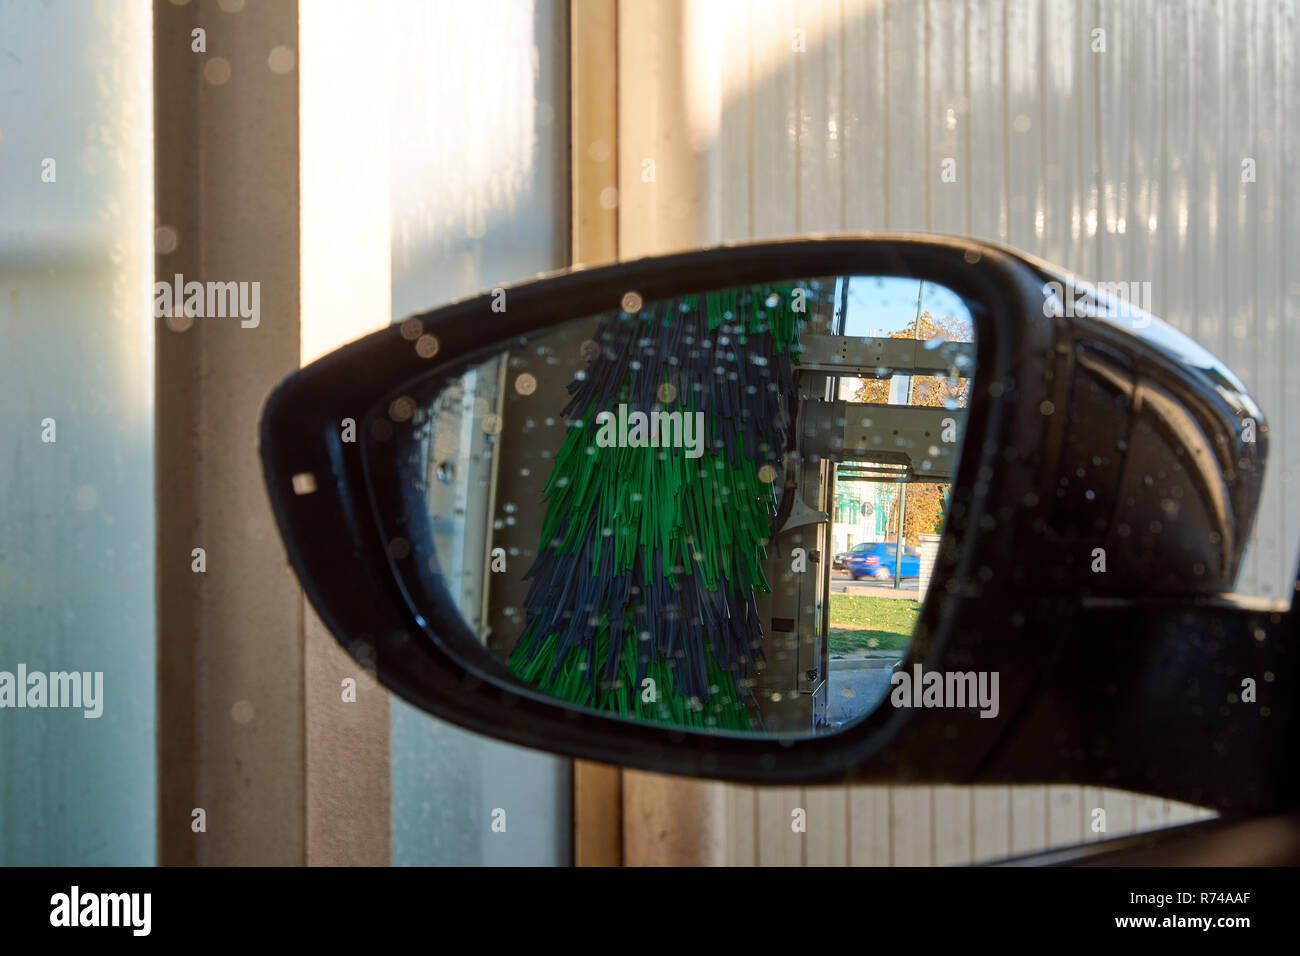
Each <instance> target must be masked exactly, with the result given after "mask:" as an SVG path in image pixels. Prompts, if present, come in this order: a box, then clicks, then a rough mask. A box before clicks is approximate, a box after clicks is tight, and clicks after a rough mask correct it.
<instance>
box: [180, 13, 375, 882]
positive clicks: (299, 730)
mask: <svg viewBox="0 0 1300 956" xmlns="http://www.w3.org/2000/svg"><path fill="white" fill-rule="evenodd" d="M235 6H236V5H232V4H219V3H217V2H216V0H196V2H193V3H188V4H185V5H179V6H178V5H176V4H175V3H173V2H171V0H156V2H155V4H154V61H155V76H156V82H155V85H154V90H155V92H154V98H155V117H154V119H155V154H156V159H155V169H156V182H155V194H156V201H155V208H156V215H157V227H158V228H157V260H156V274H157V277H158V279H159V280H160V281H168V282H171V281H173V277H174V276H175V275H178V274H179V275H181V276H183V282H190V281H194V282H200V283H228V282H234V283H246V284H247V288H248V289H249V290H252V289H256V290H257V293H258V300H257V301H258V305H259V309H258V315H257V316H256V324H254V322H253V320H252V319H243V318H241V316H239V315H235V316H225V317H222V316H214V315H208V314H203V315H199V316H186V315H184V314H183V312H180V311H178V312H177V314H175V315H172V316H170V317H167V318H164V319H160V320H158V329H157V359H156V361H157V399H156V401H157V411H156V420H157V426H156V427H157V436H156V437H157V452H156V485H157V501H158V521H157V568H158V571H157V588H158V590H157V604H158V711H157V722H158V828H159V833H158V848H159V861H160V862H161V863H164V864H197V865H248V864H266V865H298V864H303V863H308V862H310V863H386V862H388V860H389V857H390V851H389V835H388V834H389V812H390V809H389V808H390V802H391V801H390V798H389V778H390V762H389V746H388V697H387V694H386V693H385V692H383V691H382V690H381V689H380V688H378V686H377V685H375V684H374V683H373V682H372V681H369V680H368V679H367V677H366V675H365V674H364V673H358V672H359V670H360V668H358V667H357V665H355V664H354V663H353V662H352V661H351V660H350V659H349V658H347V657H346V655H344V654H343V653H342V652H341V651H340V650H339V649H338V648H337V647H336V646H335V644H334V642H333V640H332V638H330V637H329V635H328V634H326V633H325V631H324V629H323V627H322V626H321V625H320V623H319V622H318V621H317V620H316V619H315V616H314V615H313V614H312V613H311V612H310V609H309V608H307V607H306V605H305V602H304V600H303V596H302V593H301V591H300V589H299V587H298V584H297V581H296V579H295V577H294V575H293V572H292V571H291V570H290V568H289V566H288V563H287V561H286V559H285V554H284V548H283V545H282V544H281V542H280V539H279V535H278V534H277V531H276V528H275V525H274V519H273V517H272V515H271V512H270V508H269V505H268V503H267V498H266V492H265V490H264V487H263V483H262V476H261V468H260V464H259V461H258V457H257V434H258V432H257V428H258V421H259V418H260V413H261V406H262V402H263V400H264V398H265V396H266V395H267V393H268V392H269V391H270V389H271V388H272V387H273V385H274V384H275V383H276V382H277V381H278V380H279V379H280V378H282V377H283V376H284V375H286V374H288V373H290V372H292V371H293V370H294V369H295V368H297V367H298V365H299V362H300V359H301V360H307V359H310V358H312V357H314V356H315V355H318V354H320V353H322V352H324V351H328V350H329V349H330V348H332V347H333V346H334V345H336V344H339V342H341V341H342V340H344V339H347V338H351V337H353V336H355V335H357V334H359V333H360V332H362V331H365V328H366V327H369V326H371V325H382V324H384V323H386V322H387V321H388V319H389V316H388V311H389V310H388V288H389V270H388V263H387V258H386V256H387V239H388V236H387V218H386V213H384V215H383V216H376V215H374V214H373V213H372V210H375V209H378V210H379V211H380V212H383V210H384V207H383V206H382V205H380V206H375V205H374V203H373V202H372V200H373V199H375V197H376V195H383V196H384V197H385V198H386V188H387V185H386V178H382V177H381V178H379V179H378V180H375V179H372V178H371V177H370V174H371V173H373V172H374V170H371V169H369V168H368V166H367V162H368V160H367V158H366V157H372V156H375V155H379V156H383V155H385V154H383V153H377V152H376V150H375V149H369V150H356V151H349V150H347V149H346V148H345V147H346V146H347V145H348V144H351V143H357V142H363V143H364V142H366V140H365V138H364V137H366V136H368V135H370V134H372V133H373V132H374V130H373V129H367V128H363V127H366V126H367V124H373V123H374V122H376V119H375V117H376V113H375V111H374V110H370V109H369V108H368V106H367V105H366V103H365V102H364V101H365V98H366V96H367V95H368V93H367V91H366V90H365V89H364V88H361V87H360V84H361V83H362V82H364V80H361V79H357V78H358V77H364V76H365V75H366V74H365V72H364V71H361V70H355V69H353V70H339V69H338V64H339V63H340V62H347V61H350V57H348V56H347V55H348V47H347V44H346V42H344V41H345V40H346V31H345V32H339V31H338V30H337V24H333V25H332V29H333V33H331V30H330V29H325V30H323V31H322V33H321V34H320V35H319V36H318V37H317V39H321V40H322V42H321V43H318V44H315V45H314V46H311V45H309V46H305V47H304V49H305V50H306V53H305V57H306V58H307V59H309V61H310V65H309V67H308V69H309V70H313V71H314V73H313V76H314V80H313V84H312V85H311V87H310V89H311V90H312V93H313V96H314V97H315V99H314V100H313V99H312V97H311V96H309V97H304V98H302V99H301V100H300V90H299V67H300V65H301V64H300V62H299V60H300V41H299V6H298V4H297V3H296V2H295V0H274V2H266V3H256V4H252V3H250V4H245V5H242V6H238V8H237V9H235ZM322 15H323V14H322ZM196 31H200V32H196ZM334 34H337V36H338V40H337V41H331V40H330V37H331V36H333V35H334ZM322 38H323V39H322ZM330 42H333V43H334V48H333V49H332V51H331V49H330V48H329V44H330ZM369 48H370V49H372V50H373V49H377V48H376V47H375V46H374V45H373V44H371V45H370V47H369ZM358 49H361V50H362V51H363V52H364V50H365V49H366V46H365V45H364V44H363V45H360V46H359V47H358ZM331 52H332V53H333V54H334V56H335V58H336V59H335V62H331V61H330V57H331ZM378 55H380V54H379V53H377V54H376V56H378ZM345 58H346V59H345ZM353 65H354V66H355V64H353ZM331 72H333V73H334V74H337V76H339V77H350V78H353V79H356V83H353V84H351V85H350V86H349V84H347V83H344V82H343V81H341V80H335V81H333V82H332V83H331V81H330V75H331ZM318 81H319V82H318ZM327 83H330V84H331V85H329V86H325V85H322V84H327ZM311 102H314V103H315V110H314V111H312V110H311V109H309V106H310V104H311ZM313 117H315V118H316V119H315V120H314V121H313V119H312V118H313ZM375 141H382V140H372V142H375ZM376 183H377V184H378V185H376ZM376 189H377V190H379V192H378V193H375V190H376ZM343 261H345V262H346V264H347V267H346V268H342V267H340V262H343ZM205 288H206V287H205ZM205 305H206V302H205ZM304 315H308V316H310V321H308V322H304V321H303V316H304ZM196 549H202V563H200V559H199V557H198V556H197V555H196ZM348 677H353V678H356V680H357V687H356V702H355V703H354V702H351V701H348V700H346V699H345V697H344V693H343V689H342V681H343V679H344V678H348Z"/></svg>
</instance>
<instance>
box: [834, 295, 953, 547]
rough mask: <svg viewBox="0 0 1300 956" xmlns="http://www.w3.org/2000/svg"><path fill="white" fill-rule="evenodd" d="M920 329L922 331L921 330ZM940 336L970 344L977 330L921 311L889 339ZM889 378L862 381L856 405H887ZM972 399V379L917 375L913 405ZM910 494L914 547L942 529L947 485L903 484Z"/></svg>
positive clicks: (893, 520) (908, 526) (893, 510)
mask: <svg viewBox="0 0 1300 956" xmlns="http://www.w3.org/2000/svg"><path fill="white" fill-rule="evenodd" d="M918 326H919V330H918ZM936 337H939V338H941V339H942V340H943V341H947V342H971V341H973V340H974V330H973V329H972V328H971V325H970V323H969V322H964V321H961V320H959V319H952V318H938V319H936V318H935V317H934V316H933V315H931V314H930V313H929V312H922V313H921V315H920V317H919V318H918V319H915V320H913V321H912V322H909V323H908V324H907V326H906V327H904V328H902V329H899V330H898V331H897V332H894V333H891V335H890V338H895V339H913V338H915V339H920V340H921V341H926V340H928V339H933V338H936ZM889 382H890V380H889V379H888V378H866V379H861V380H860V382H859V385H858V388H857V389H856V390H855V391H854V393H853V401H855V402H874V403H877V404H882V405H883V404H888V402H889ZM969 400H970V379H967V378H957V377H951V378H950V377H947V376H939V375H914V376H912V384H911V401H910V403H909V404H911V405H925V406H929V407H932V408H965V407H966V406H967V404H968V403H969ZM903 488H904V489H905V490H906V493H907V507H906V508H905V509H904V516H903V541H904V542H905V543H907V544H909V545H912V546H913V547H916V546H917V545H919V543H920V535H923V534H936V533H938V532H939V531H940V530H941V529H942V527H943V524H942V522H943V507H944V503H945V501H946V499H947V493H948V485H947V484H939V483H935V482H911V483H908V484H905V485H903ZM887 528H888V537H889V538H890V540H892V539H893V537H894V534H895V531H896V529H897V528H898V496H897V495H894V496H893V497H892V498H891V499H890V504H889V520H888V524H887Z"/></svg>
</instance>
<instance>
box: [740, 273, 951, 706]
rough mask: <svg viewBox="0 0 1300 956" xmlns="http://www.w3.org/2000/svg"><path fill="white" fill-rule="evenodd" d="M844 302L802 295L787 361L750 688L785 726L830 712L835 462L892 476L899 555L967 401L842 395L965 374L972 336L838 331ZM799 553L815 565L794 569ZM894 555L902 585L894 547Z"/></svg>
mask: <svg viewBox="0 0 1300 956" xmlns="http://www.w3.org/2000/svg"><path fill="white" fill-rule="evenodd" d="M843 278H844V279H846V280H847V278H848V277H843ZM844 284H845V283H841V288H843V287H844ZM828 289H834V284H828ZM918 301H919V300H918ZM846 313H847V308H846V305H845V303H844V301H843V300H842V299H841V300H840V301H839V302H837V300H836V298H835V296H833V295H820V296H813V297H811V298H810V300H809V316H808V320H807V324H806V326H805V327H804V328H803V330H802V332H801V335H800V344H801V346H802V348H801V351H800V352H799V355H798V364H797V365H796V366H795V370H794V371H795V387H796V390H797V395H798V404H797V418H796V428H795V434H796V435H797V436H798V438H797V444H796V450H795V452H794V453H793V454H790V455H788V456H787V459H786V467H785V479H784V487H783V489H782V498H781V506H780V512H779V514H778V516H777V521H776V523H775V526H776V527H777V528H778V529H779V530H778V531H777V540H776V542H775V544H776V546H775V547H774V548H772V549H770V552H769V556H768V562H767V567H766V573H767V579H768V581H769V582H771V584H772V593H771V594H770V595H768V596H766V597H765V598H764V599H763V600H761V601H760V602H759V612H760V614H761V615H762V617H763V619H764V620H765V622H766V625H767V626H766V627H765V628H764V630H765V633H766V635H767V637H766V640H765V642H764V654H765V656H766V661H765V666H764V669H763V670H762V672H761V674H760V675H759V677H758V679H757V681H756V686H755V692H756V693H757V694H758V695H759V697H760V699H761V700H762V702H763V713H764V715H765V717H766V718H768V719H772V718H774V717H776V718H777V719H779V722H780V725H781V726H784V727H793V726H797V724H798V723H800V722H802V721H807V726H809V727H810V729H813V730H817V729H818V728H820V727H822V726H824V725H825V722H826V715H827V704H828V701H827V677H828V673H829V668H830V645H829V635H830V613H829V611H830V608H829V598H830V594H831V563H832V562H831V553H832V551H833V547H832V544H831V534H832V520H831V514H832V513H833V510H834V500H835V482H836V480H837V479H836V472H837V470H838V469H840V468H843V467H844V466H845V465H846V464H849V463H851V465H850V467H851V469H852V472H853V474H852V476H841V477H840V478H839V480H841V481H884V482H889V483H893V484H898V485H899V488H900V499H901V500H900V507H899V513H898V518H897V527H896V529H895V544H896V546H897V547H898V551H897V552H896V554H899V555H901V553H902V548H903V542H902V536H903V524H904V517H905V501H906V487H907V485H908V484H910V483H913V482H932V483H948V482H951V481H952V480H953V474H954V471H955V469H956V464H957V457H958V456H957V453H956V452H957V450H958V449H959V448H960V447H961V439H962V436H963V434H964V432H965V425H966V411H965V409H963V408H946V407H926V406H913V405H898V404H882V403H876V402H854V401H847V400H844V399H841V398H839V397H838V396H839V394H840V389H839V383H840V380H841V379H843V378H846V377H853V378H863V379H867V378H876V379H888V378H892V377H893V376H895V375H904V374H905V375H908V376H911V377H915V376H922V375H935V376H948V377H954V372H956V373H957V374H958V375H960V376H961V377H963V378H965V377H967V376H969V374H971V372H972V371H973V370H974V367H975V345H974V343H969V342H950V341H938V342H936V341H934V340H930V341H921V340H918V339H914V338H884V337H874V336H866V337H864V336H850V335H845V334H844V331H845V321H846V318H847V314H846ZM919 316H920V312H919V308H918V319H919ZM963 369H964V370H966V371H962V370H963ZM909 393H910V383H909ZM797 549H798V550H797ZM801 559H805V560H807V561H808V562H809V563H810V564H811V567H810V570H812V569H815V573H812V574H808V573H792V568H793V567H794V566H795V565H796V564H797V563H798V562H799V561H800V560H801ZM895 560H896V565H895V574H894V575H893V586H894V587H895V588H897V587H899V585H900V582H901V577H902V576H901V574H899V573H897V572H898V571H899V570H900V565H901V557H898V558H896V559H895ZM778 715H779V716H778Z"/></svg>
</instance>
